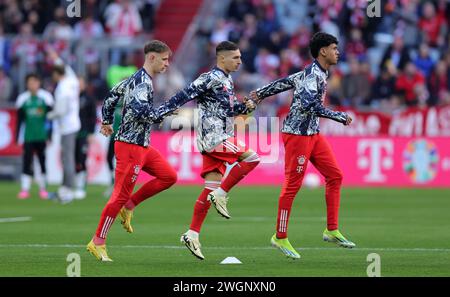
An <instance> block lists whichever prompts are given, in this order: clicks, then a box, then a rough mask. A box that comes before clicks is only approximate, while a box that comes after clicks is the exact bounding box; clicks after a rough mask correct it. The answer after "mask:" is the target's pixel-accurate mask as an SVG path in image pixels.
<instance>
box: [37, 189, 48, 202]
mask: <svg viewBox="0 0 450 297" xmlns="http://www.w3.org/2000/svg"><path fill="white" fill-rule="evenodd" d="M39 197H40V198H41V199H42V200H47V199H48V192H47V190H44V189H42V190H39Z"/></svg>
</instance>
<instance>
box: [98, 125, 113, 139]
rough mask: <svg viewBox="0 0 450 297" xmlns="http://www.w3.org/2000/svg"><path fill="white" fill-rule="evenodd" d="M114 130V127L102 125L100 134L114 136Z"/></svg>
mask: <svg viewBox="0 0 450 297" xmlns="http://www.w3.org/2000/svg"><path fill="white" fill-rule="evenodd" d="M113 132H114V130H113V128H112V125H102V126H101V128H100V133H102V134H103V135H105V137H108V136H111V134H113Z"/></svg>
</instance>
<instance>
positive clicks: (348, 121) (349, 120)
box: [344, 115, 353, 126]
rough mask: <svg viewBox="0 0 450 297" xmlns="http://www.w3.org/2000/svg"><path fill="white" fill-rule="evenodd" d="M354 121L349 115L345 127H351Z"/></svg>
mask: <svg viewBox="0 0 450 297" xmlns="http://www.w3.org/2000/svg"><path fill="white" fill-rule="evenodd" d="M352 121H353V119H352V117H351V116H349V115H347V120H346V121H345V123H344V125H345V126H348V125H350V123H351V122H352Z"/></svg>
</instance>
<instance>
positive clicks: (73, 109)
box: [48, 51, 81, 203]
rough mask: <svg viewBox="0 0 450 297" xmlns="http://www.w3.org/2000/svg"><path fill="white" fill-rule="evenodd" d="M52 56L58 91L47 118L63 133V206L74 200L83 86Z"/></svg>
mask: <svg viewBox="0 0 450 297" xmlns="http://www.w3.org/2000/svg"><path fill="white" fill-rule="evenodd" d="M49 57H50V58H51V59H52V60H53V61H54V63H55V65H54V67H53V70H52V78H53V80H54V81H55V82H56V83H57V86H56V88H55V92H54V97H55V106H54V108H53V110H52V111H51V112H50V113H49V114H48V118H49V119H52V120H55V121H56V122H57V124H58V128H59V132H60V134H61V161H62V166H63V182H62V186H61V187H60V188H59V189H58V193H57V196H58V198H59V200H60V201H61V202H62V203H68V202H70V201H72V200H73V199H74V198H77V197H75V194H74V193H75V192H74V187H75V175H76V173H75V141H76V137H77V133H78V131H79V130H80V128H81V122H80V117H79V110H80V87H79V82H78V78H77V76H76V74H75V72H74V71H73V70H72V68H71V67H70V66H69V65H67V64H66V65H65V64H64V62H63V61H62V59H61V58H59V56H58V55H57V54H56V52H54V51H49Z"/></svg>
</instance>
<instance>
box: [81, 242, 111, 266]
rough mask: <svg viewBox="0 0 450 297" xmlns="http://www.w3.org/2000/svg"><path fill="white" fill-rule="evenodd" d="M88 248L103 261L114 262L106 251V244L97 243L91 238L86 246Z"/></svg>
mask: <svg viewBox="0 0 450 297" xmlns="http://www.w3.org/2000/svg"><path fill="white" fill-rule="evenodd" d="M86 250H87V251H88V252H90V253H91V254H92V255H93V256H94V257H96V258H97V259H98V260H100V261H102V262H112V259H111V258H110V257H109V256H108V253H107V251H106V245H104V244H103V245H95V244H94V241H93V240H91V241H90V242H89V243H88V245H87V246H86Z"/></svg>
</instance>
